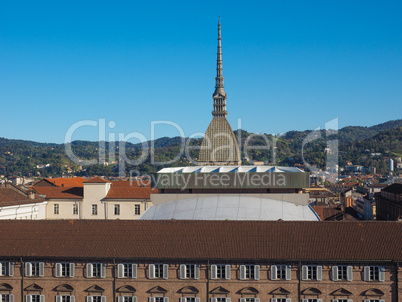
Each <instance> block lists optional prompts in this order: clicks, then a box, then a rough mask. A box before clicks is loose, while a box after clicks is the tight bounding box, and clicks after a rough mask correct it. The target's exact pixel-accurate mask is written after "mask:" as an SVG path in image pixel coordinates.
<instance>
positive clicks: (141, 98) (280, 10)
mask: <svg viewBox="0 0 402 302" xmlns="http://www.w3.org/2000/svg"><path fill="white" fill-rule="evenodd" d="M21 3H22V4H23V5H22V6H21ZM230 3H234V4H233V6H232V7H229V2H219V3H215V2H212V1H210V2H203V4H198V3H196V4H188V3H186V2H175V4H174V5H171V4H166V3H163V2H159V1H154V2H153V3H152V5H150V4H145V3H130V4H127V3H125V2H119V3H118V4H114V5H113V6H109V5H107V3H106V2H96V5H91V4H88V3H86V4H81V3H79V2H76V1H73V2H71V3H65V4H55V3H53V2H51V1H48V2H47V1H41V2H39V3H30V2H28V1H25V2H24V1H23V2H19V3H18V4H15V3H13V2H11V1H6V2H3V3H1V4H0V8H1V10H0V17H1V18H0V25H1V27H2V28H3V30H2V31H0V52H1V53H2V55H1V57H2V58H0V100H1V104H2V106H1V107H2V110H1V111H0V112H1V113H2V118H1V119H0V129H2V131H0V137H6V138H10V139H26V140H33V141H39V142H48V143H61V142H63V141H64V136H65V133H66V132H67V130H68V128H69V127H70V126H71V125H72V124H74V123H75V122H77V121H80V120H95V121H98V120H99V119H102V118H105V119H106V123H108V122H109V121H114V122H115V123H116V127H115V128H114V129H109V130H110V131H109V132H114V133H118V132H123V133H126V134H128V133H130V132H133V131H137V132H140V133H142V134H144V135H145V136H146V138H147V139H150V138H151V137H150V135H149V134H150V123H151V121H157V120H170V121H173V122H174V123H177V124H179V125H180V126H181V127H182V129H183V130H184V132H185V133H184V134H185V136H189V135H191V134H192V133H194V132H200V133H205V130H206V128H207V126H208V123H209V122H210V120H211V117H212V116H211V111H212V103H213V100H212V93H213V91H214V82H215V75H216V69H215V68H216V49H217V40H216V34H217V25H218V16H221V23H222V52H223V76H224V77H225V90H226V92H227V94H228V99H227V106H228V113H229V115H228V120H229V122H230V124H231V126H232V128H233V129H234V130H236V129H237V123H236V121H237V119H238V118H241V120H242V126H241V128H242V129H244V130H247V131H249V132H264V133H269V134H272V133H281V132H287V131H290V130H301V131H302V130H307V129H309V130H313V129H315V128H317V127H321V128H324V125H325V123H327V122H328V121H330V120H332V119H335V118H338V119H339V128H342V127H345V126H349V125H359V126H371V125H375V124H380V123H383V122H386V121H389V120H395V119H400V118H401V115H400V113H399V111H400V110H398V109H400V101H401V95H402V87H401V85H400V83H401V82H402V72H401V70H402V68H401V67H402V57H401V55H400V53H402V33H401V31H400V28H402V20H401V19H400V17H399V13H398V12H400V11H401V8H402V4H401V3H399V2H397V1H388V2H386V3H382V4H381V5H380V4H377V3H376V2H374V1H370V2H367V1H365V2H363V1H359V2H354V3H349V2H346V1H339V2H337V3H336V4H333V3H330V4H328V3H323V2H320V1H308V2H303V4H301V3H298V2H297V1H288V2H286V3H280V4H279V3H263V4H261V3H258V2H252V3H249V4H248V6H247V7H245V6H241V5H240V2H230ZM306 4H307V5H306ZM287 5H289V7H288V6H287ZM144 12H145V13H144ZM151 13H152V14H151ZM172 130H173V129H172V128H167V127H164V128H159V130H157V133H156V136H155V138H158V137H163V136H177V135H179V133H178V132H177V131H175V130H173V131H172ZM96 136H97V131H96V130H95V129H93V128H85V129H81V130H80V131H79V132H77V133H76V137H73V139H74V140H76V139H77V140H89V141H96V140H97V137H96ZM134 143H135V142H134Z"/></svg>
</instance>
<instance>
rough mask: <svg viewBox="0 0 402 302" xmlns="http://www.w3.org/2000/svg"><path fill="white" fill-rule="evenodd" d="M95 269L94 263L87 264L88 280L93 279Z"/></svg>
mask: <svg viewBox="0 0 402 302" xmlns="http://www.w3.org/2000/svg"><path fill="white" fill-rule="evenodd" d="M93 267H94V266H93V265H92V263H87V278H92V277H93Z"/></svg>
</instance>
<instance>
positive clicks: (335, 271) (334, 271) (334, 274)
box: [332, 266, 338, 302]
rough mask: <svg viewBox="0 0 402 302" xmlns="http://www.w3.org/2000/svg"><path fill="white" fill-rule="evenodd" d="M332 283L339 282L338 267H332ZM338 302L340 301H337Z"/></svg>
mask: <svg viewBox="0 0 402 302" xmlns="http://www.w3.org/2000/svg"><path fill="white" fill-rule="evenodd" d="M332 281H338V267H337V266H333V267H332ZM336 302H338V301H336Z"/></svg>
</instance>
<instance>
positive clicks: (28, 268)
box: [25, 262, 32, 299]
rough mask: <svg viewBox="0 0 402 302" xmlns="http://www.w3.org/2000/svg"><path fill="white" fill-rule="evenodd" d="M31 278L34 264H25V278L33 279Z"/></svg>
mask: <svg viewBox="0 0 402 302" xmlns="http://www.w3.org/2000/svg"><path fill="white" fill-rule="evenodd" d="M31 276H32V263H31V262H25V277H31ZM28 296H29V295H28ZM28 296H27V297H28ZM31 299H32V297H31Z"/></svg>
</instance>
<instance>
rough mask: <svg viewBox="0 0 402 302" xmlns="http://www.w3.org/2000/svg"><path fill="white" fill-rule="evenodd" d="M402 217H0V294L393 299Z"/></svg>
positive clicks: (227, 300)
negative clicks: (325, 219)
mask: <svg viewBox="0 0 402 302" xmlns="http://www.w3.org/2000/svg"><path fill="white" fill-rule="evenodd" d="M401 239H402V224H401V223H399V222H284V221H279V222H278V221H276V222H273V221H264V222H261V221H259V222H257V221H178V220H174V221H110V220H109V221H94V220H75V221H60V220H58V221H55V220H53V221H7V222H0V263H1V266H0V295H1V299H2V300H1V301H2V302H17V301H21V302H50V301H54V302H78V301H81V302H108V301H109V302H111V301H117V302H140V301H144V302H169V301H170V302H172V301H175V302H201V301H207V302H232V301H238V302H262V301H270V302H292V301H293V302H295V301H302V302H322V301H334V302H343V301H347V302H357V301H361V302H382V301H384V302H385V301H390V302H393V301H401V299H402V297H401V292H402V287H401V284H402V265H401V261H402V240H401Z"/></svg>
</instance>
